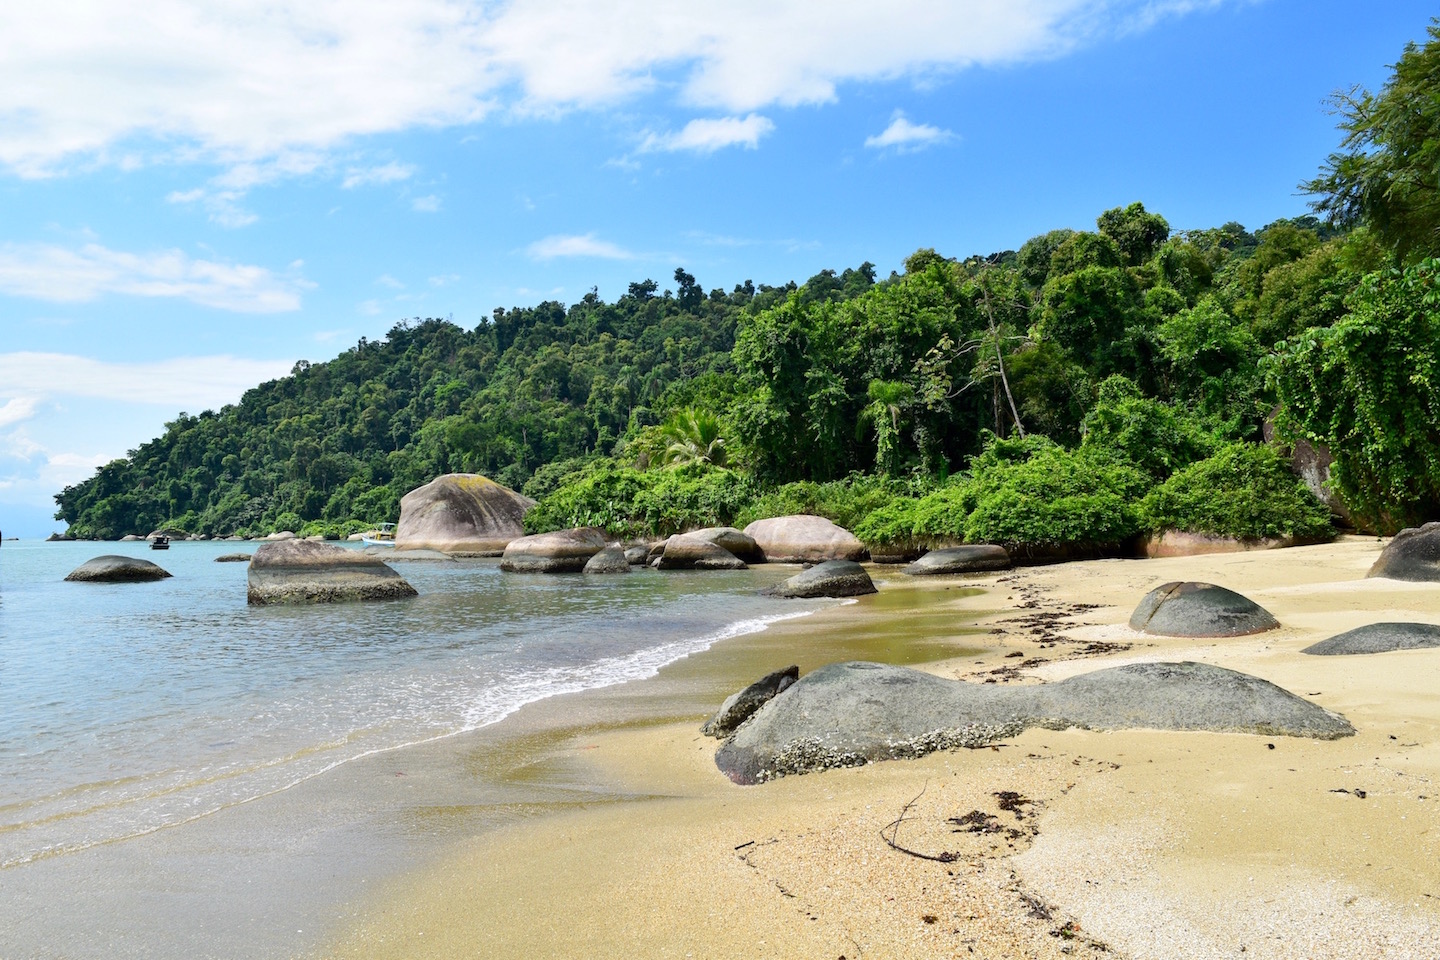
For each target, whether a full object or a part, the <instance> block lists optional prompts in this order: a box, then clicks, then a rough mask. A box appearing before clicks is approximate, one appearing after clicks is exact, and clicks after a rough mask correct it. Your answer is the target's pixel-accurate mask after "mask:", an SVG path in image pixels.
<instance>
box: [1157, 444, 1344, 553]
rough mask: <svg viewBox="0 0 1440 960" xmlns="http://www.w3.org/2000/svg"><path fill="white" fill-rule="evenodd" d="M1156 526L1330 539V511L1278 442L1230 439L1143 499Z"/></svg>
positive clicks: (1236, 534) (1225, 534)
mask: <svg viewBox="0 0 1440 960" xmlns="http://www.w3.org/2000/svg"><path fill="white" fill-rule="evenodd" d="M1140 515H1141V519H1142V522H1143V523H1144V525H1145V526H1146V528H1147V529H1150V530H1167V529H1168V530H1180V531H1184V532H1185V533H1202V534H1211V535H1215V536H1223V537H1240V538H1257V537H1297V538H1299V539H1302V540H1321V539H1329V538H1330V537H1332V536H1333V535H1334V527H1333V526H1332V525H1331V523H1330V512H1329V510H1327V509H1326V508H1325V506H1324V505H1323V504H1322V503H1321V502H1320V501H1319V500H1317V499H1316V498H1315V496H1314V495H1313V494H1312V493H1311V492H1310V491H1309V490H1307V489H1305V485H1304V484H1303V483H1301V482H1300V481H1299V480H1298V479H1297V478H1296V477H1295V475H1294V474H1293V473H1291V472H1290V470H1289V468H1288V467H1287V466H1286V464H1285V462H1284V461H1283V460H1282V459H1281V458H1280V455H1279V454H1278V453H1276V452H1275V450H1274V449H1273V448H1272V447H1269V446H1265V445H1262V444H1255V443H1230V444H1226V445H1225V446H1223V447H1221V448H1220V450H1219V451H1218V452H1217V453H1216V454H1215V455H1214V456H1213V457H1210V458H1209V459H1208V460H1202V461H1200V462H1199V463H1196V464H1192V465H1191V466H1189V467H1186V468H1185V469H1183V470H1181V471H1179V472H1178V473H1176V474H1175V475H1174V476H1173V477H1171V478H1170V479H1169V480H1167V481H1165V482H1164V483H1163V484H1161V485H1160V486H1158V487H1156V488H1155V489H1154V490H1152V491H1150V493H1149V494H1148V495H1147V496H1146V497H1145V499H1144V500H1143V501H1141V503H1140Z"/></svg>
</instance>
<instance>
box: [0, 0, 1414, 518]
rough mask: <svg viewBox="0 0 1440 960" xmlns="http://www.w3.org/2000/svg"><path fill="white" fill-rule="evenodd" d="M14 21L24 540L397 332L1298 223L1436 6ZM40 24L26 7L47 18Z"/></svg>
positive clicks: (569, 6)
mask: <svg viewBox="0 0 1440 960" xmlns="http://www.w3.org/2000/svg"><path fill="white" fill-rule="evenodd" d="M8 6H9V9H6V10H0V38H3V39H0V49H3V50H4V54H3V56H0V333H3V337H0V529H3V530H4V531H5V535H6V536H11V535H15V534H19V535H22V536H34V535H39V534H42V533H46V532H49V531H50V530H52V529H55V528H57V527H58V526H60V525H59V524H57V523H55V522H54V521H52V520H50V514H51V513H52V512H53V509H54V507H53V502H52V500H51V496H52V495H53V494H54V493H55V492H56V491H57V490H59V489H60V487H62V486H63V485H65V484H67V483H73V482H76V481H78V480H80V479H83V478H84V477H86V476H88V475H89V473H90V472H91V471H92V470H93V468H94V467H95V466H96V465H98V464H100V463H103V462H105V461H107V460H109V459H111V458H114V457H116V456H123V455H124V453H125V451H126V450H127V449H130V448H133V447H134V446H136V445H137V444H139V443H141V442H144V441H145V440H147V439H149V438H151V437H153V436H155V435H156V434H157V433H158V432H159V431H160V430H161V429H162V427H163V424H164V422H165V421H166V420H168V419H170V418H172V417H173V416H174V415H175V413H176V412H178V411H180V410H187V411H189V412H192V413H193V412H198V411H199V410H202V409H205V408H207V407H218V406H220V405H223V404H224V403H227V402H232V401H234V400H236V399H238V397H239V395H240V393H241V392H242V391H243V389H244V388H245V387H247V386H250V385H253V384H254V383H256V382H258V381H260V380H262V379H268V378H270V377H274V376H279V375H282V374H283V373H284V372H285V371H287V370H288V369H289V368H290V366H291V365H292V364H293V363H294V361H295V360H297V359H302V358H303V359H309V360H323V359H326V358H328V357H331V356H333V355H335V354H336V353H338V352H339V351H340V350H342V349H344V348H346V347H348V346H350V345H351V344H353V343H354V342H355V340H357V339H358V338H359V337H361V336H366V337H370V338H375V337H379V336H383V335H384V333H385V331H386V330H387V329H389V328H390V327H391V326H392V325H393V324H394V323H395V322H396V321H397V320H400V319H403V318H406V317H413V316H441V317H443V316H453V318H454V319H455V321H456V322H457V323H461V324H463V325H465V326H467V327H469V326H474V325H475V324H476V323H478V322H479V321H480V320H481V318H482V317H485V316H488V315H489V313H490V312H491V311H492V310H493V309H494V308H495V307H497V306H506V307H509V306H516V305H526V304H533V303H536V302H539V301H541V300H546V299H560V300H564V301H566V302H574V301H575V300H577V299H579V297H581V296H582V295H583V294H584V293H585V292H586V291H588V290H589V289H590V288H591V287H592V286H596V287H598V288H599V290H600V294H601V295H602V296H603V297H605V298H606V299H613V298H615V297H616V296H618V295H619V294H620V293H622V292H623V291H624V289H625V286H626V285H627V284H628V283H629V282H630V281H632V280H640V279H645V278H647V277H652V278H654V279H656V280H658V281H660V282H661V284H662V286H664V285H666V283H667V281H669V280H670V278H671V277H672V275H673V273H674V270H675V268H676V267H677V266H683V267H685V268H686V269H687V270H689V271H690V272H691V273H693V274H695V276H696V277H697V278H698V279H699V281H700V283H701V284H702V285H703V286H704V287H705V288H706V289H710V288H713V287H716V286H721V287H724V288H726V289H729V288H730V287H732V286H733V285H734V284H736V283H739V282H743V281H744V280H746V279H753V280H754V281H755V282H756V283H771V284H780V283H784V282H785V281H787V280H790V279H795V280H798V281H803V280H804V279H805V278H806V277H809V276H811V275H813V274H814V273H816V272H817V271H819V270H821V269H824V268H827V267H830V268H836V269H843V268H844V267H846V266H854V265H858V264H859V263H861V262H862V261H865V260H870V261H872V262H874V263H875V264H877V265H878V267H879V269H880V271H881V273H882V274H884V273H888V272H889V271H890V270H893V269H897V268H898V267H899V265H900V262H901V260H902V259H903V258H904V257H905V256H906V255H907V254H908V253H910V252H911V251H913V250H915V249H916V248H918V247H922V246H933V247H935V248H936V249H938V250H940V251H941V252H942V253H945V254H947V255H951V256H963V255H966V254H969V253H976V252H989V251H993V250H1000V249H1006V248H1014V247H1018V246H1019V245H1020V244H1021V243H1023V242H1024V241H1025V240H1026V239H1027V238H1028V237H1030V236H1033V235H1034V234H1036V233H1040V232H1042V231H1044V230H1048V229H1053V228H1056V227H1062V226H1064V227H1074V228H1089V227H1093V223H1094V218H1095V216H1096V215H1097V214H1098V213H1100V212H1101V211H1102V210H1104V209H1106V208H1108V207H1111V206H1115V205H1118V204H1123V203H1128V202H1131V201H1133V200H1141V201H1143V202H1144V203H1145V204H1146V206H1147V207H1148V208H1150V209H1152V210H1156V211H1158V212H1160V213H1162V214H1164V215H1165V216H1166V217H1167V218H1168V219H1169V220H1170V223H1171V225H1172V226H1173V227H1175V228H1177V229H1182V228H1187V227H1203V226H1214V225H1218V224H1219V223H1222V222H1224V221H1227V220H1238V221H1240V222H1242V223H1244V224H1246V225H1247V226H1250V227H1252V228H1253V227H1258V226H1261V225H1263V224H1265V223H1267V222H1269V221H1271V220H1274V219H1276V218H1278V217H1282V216H1294V215H1297V214H1300V213H1304V212H1305V210H1306V207H1305V201H1304V198H1303V197H1300V196H1298V195H1297V193H1296V189H1295V185H1296V184H1297V183H1298V182H1299V181H1300V180H1302V179H1304V178H1306V177H1308V176H1310V175H1312V174H1313V173H1314V171H1315V169H1316V168H1317V166H1318V165H1319V163H1320V161H1321V160H1322V159H1323V157H1324V155H1325V154H1326V153H1327V152H1328V151H1329V150H1331V149H1333V148H1334V146H1335V145H1336V142H1337V136H1336V133H1335V130H1334V117H1332V116H1330V115H1328V114H1327V112H1326V107H1325V103H1324V101H1325V98H1326V97H1327V95H1328V94H1330V93H1331V92H1332V91H1334V90H1336V89H1338V88H1343V87H1348V86H1350V85H1351V84H1361V85H1365V86H1370V87H1376V86H1378V85H1379V84H1381V83H1382V82H1383V81H1384V79H1385V77H1386V75H1387V72H1388V71H1387V65H1388V64H1390V63H1393V62H1394V61H1395V60H1396V59H1397V58H1398V56H1399V54H1400V51H1401V48H1402V47H1403V45H1404V43H1405V42H1406V41H1408V40H1423V39H1424V35H1425V27H1426V25H1427V23H1428V22H1429V17H1430V15H1431V13H1432V10H1430V9H1428V5H1426V4H1422V3H1418V2H1409V0H1387V2H1385V3H1373V4H1357V3H1353V2H1352V3H1340V2H1325V0H1308V2H1300V0H1288V2H1287V0H949V2H945V0H890V2H887V3H884V4H880V3H874V2H858V0H830V2H827V3H813V2H808V3H807V2H796V0H768V2H761V0H728V2H714V0H711V2H699V0H690V2H675V0H669V2H665V0H615V2H612V3H609V4H605V5H601V4H598V3H594V2H585V0H528V2H527V0H518V2H513V3H494V2H482V0H410V2H408V3H403V4H397V3H384V2H380V0H307V2H303V3H302V2H298V0H278V2H275V3H271V4H268V5H264V6H263V7H262V6H259V5H257V6H256V7H255V8H253V9H248V10H247V9H241V8H240V6H239V5H236V4H233V3H231V4H220V3H207V2H196V0H189V2H181V0H146V2H145V3H143V4H142V3H138V2H136V0H120V2H116V3H112V4H107V5H104V7H105V9H103V10H98V9H97V8H96V6H95V5H93V4H88V3H85V2H82V0H57V2H52V3H49V4H44V5H40V4H29V5H22V4H10V5H8ZM27 7H28V8H30V9H22V8H27Z"/></svg>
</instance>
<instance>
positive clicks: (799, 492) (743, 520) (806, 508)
mask: <svg viewBox="0 0 1440 960" xmlns="http://www.w3.org/2000/svg"><path fill="white" fill-rule="evenodd" d="M933 482H934V481H931V480H928V479H903V478H899V477H872V476H866V475H864V474H858V473H852V474H851V475H850V476H848V477H846V478H845V479H844V480H832V481H830V482H828V483H815V482H814V481H811V480H799V481H796V482H795V483H787V484H785V485H783V486H780V487H775V488H774V489H772V490H769V491H767V492H765V493H763V494H761V495H759V496H758V497H756V498H755V499H754V500H753V501H752V502H751V503H750V504H749V506H747V507H746V508H745V509H743V510H741V511H740V512H739V515H738V516H737V517H736V518H735V525H736V526H738V527H743V526H746V525H748V524H750V523H753V522H754V521H756V520H763V519H765V518H767V517H787V516H791V515H793V514H802V513H803V514H811V515H813V516H817V517H825V518H826V519H827V520H830V521H831V522H833V523H837V524H839V525H840V526H842V527H844V528H845V529H846V530H851V531H853V530H854V529H855V528H856V527H857V526H858V525H859V524H860V523H861V522H862V521H863V520H864V519H865V518H866V517H868V516H869V515H870V514H871V513H872V512H874V511H876V510H879V509H880V508H881V507H884V506H886V505H888V504H889V503H890V502H891V501H893V500H894V499H895V498H896V497H902V496H907V495H911V496H913V495H915V494H919V493H924V492H927V490H928V488H929V487H930V486H931V485H932V484H933Z"/></svg>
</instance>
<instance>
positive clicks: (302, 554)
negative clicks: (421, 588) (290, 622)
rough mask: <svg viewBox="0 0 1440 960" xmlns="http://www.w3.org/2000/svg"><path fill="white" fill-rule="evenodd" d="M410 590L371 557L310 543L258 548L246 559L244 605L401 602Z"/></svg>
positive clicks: (410, 594) (277, 543) (291, 542)
mask: <svg viewBox="0 0 1440 960" xmlns="http://www.w3.org/2000/svg"><path fill="white" fill-rule="evenodd" d="M413 596H416V592H415V588H414V587H412V586H410V584H409V583H407V582H406V581H405V578H403V577H401V576H400V574H398V573H396V572H395V571H394V570H392V569H390V568H389V567H388V566H386V565H385V564H384V563H383V562H381V561H380V560H379V559H377V558H375V557H370V556H366V555H365V554H364V553H361V552H360V551H359V550H347V549H345V548H344V547H332V546H330V545H329V544H327V543H315V542H313V541H310V540H280V541H275V542H272V543H265V544H261V545H260V547H259V549H257V550H256V551H255V555H254V556H253V557H251V558H250V571H249V589H248V590H247V592H246V599H247V600H248V601H249V602H250V603H252V604H255V605H256V606H264V605H267V604H277V603H340V602H344V601H349V600H403V599H405V598H406V597H413Z"/></svg>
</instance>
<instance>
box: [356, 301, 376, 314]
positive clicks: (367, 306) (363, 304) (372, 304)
mask: <svg viewBox="0 0 1440 960" xmlns="http://www.w3.org/2000/svg"><path fill="white" fill-rule="evenodd" d="M355 309H356V310H357V311H358V312H360V313H361V314H363V315H365V316H367V317H378V316H380V314H381V313H382V312H383V308H382V307H381V306H380V301H379V300H361V301H360V302H359V303H358V304H356V305H355Z"/></svg>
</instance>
